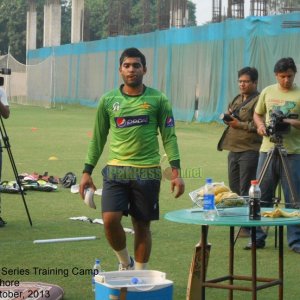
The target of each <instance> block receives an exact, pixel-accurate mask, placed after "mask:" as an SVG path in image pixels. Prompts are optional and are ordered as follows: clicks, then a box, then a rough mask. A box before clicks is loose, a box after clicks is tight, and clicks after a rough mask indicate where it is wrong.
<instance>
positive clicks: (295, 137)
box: [246, 57, 300, 253]
mask: <svg viewBox="0 0 300 300" xmlns="http://www.w3.org/2000/svg"><path fill="white" fill-rule="evenodd" d="M296 72H297V67H296V64H295V62H294V60H293V59H292V58H290V57H288V58H281V59H280V60H279V61H278V62H277V63H276V64H275V66H274V73H275V77H276V79H277V84H274V85H270V86H268V87H266V88H265V89H264V90H263V91H262V93H261V95H260V97H259V100H258V102H257V106H256V108H255V113H254V121H255V123H256V125H257V132H258V134H260V135H261V136H263V142H262V145H261V148H260V156H259V162H258V168H257V174H260V172H261V170H262V167H263V165H264V163H265V161H266V158H267V153H268V151H270V150H271V149H272V148H274V137H272V138H270V137H269V136H268V134H267V133H269V132H268V130H267V127H268V126H266V125H269V124H270V119H271V118H270V116H272V115H274V114H273V112H274V111H280V112H284V115H285V116H287V117H286V118H284V119H283V120H282V122H284V123H286V124H290V130H289V131H288V132H286V133H284V134H283V135H281V136H280V140H282V144H283V147H284V148H285V150H286V152H287V156H286V157H285V159H286V161H287V166H288V169H289V172H290V180H291V181H292V184H293V186H294V188H295V194H296V195H297V196H298V197H299V195H300V184H299V182H300V172H299V169H300V130H299V129H300V120H299V114H300V89H299V87H297V86H296V85H295V84H294V79H295V75H296ZM291 114H293V115H294V116H296V118H297V119H291V118H290V117H289V115H291ZM271 123H272V122H271ZM275 136H276V132H275ZM279 159H280V157H276V156H275V157H274V159H273V160H271V161H270V165H269V167H268V168H267V170H266V172H265V173H264V176H263V178H261V183H260V188H261V192H262V196H261V201H262V203H266V202H267V203H269V204H268V205H267V206H270V207H271V206H272V198H273V197H274V195H275V191H276V187H277V185H278V182H279V180H280V181H281V184H282V189H283V193H284V199H285V203H286V207H291V206H289V204H291V197H290V196H291V195H290V191H289V185H288V182H287V178H286V176H285V174H283V173H284V172H283V170H282V168H281V166H280V165H281V164H280V161H279ZM297 204H299V198H298V199H297ZM264 206H266V205H265V204H264ZM266 237H267V235H266V234H265V233H264V232H262V230H261V228H257V235H256V240H257V245H256V247H257V248H263V247H264V246H265V239H266ZM287 241H288V245H289V247H290V249H291V250H293V251H294V252H296V253H300V226H297V225H291V226H288V227H287ZM246 248H247V249H250V248H251V243H249V244H248V246H247V247H246Z"/></svg>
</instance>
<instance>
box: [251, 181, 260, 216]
mask: <svg viewBox="0 0 300 300" xmlns="http://www.w3.org/2000/svg"><path fill="white" fill-rule="evenodd" d="M260 198H261V191H260V187H259V185H258V180H251V187H250V189H249V220H260V219H261V214H260Z"/></svg>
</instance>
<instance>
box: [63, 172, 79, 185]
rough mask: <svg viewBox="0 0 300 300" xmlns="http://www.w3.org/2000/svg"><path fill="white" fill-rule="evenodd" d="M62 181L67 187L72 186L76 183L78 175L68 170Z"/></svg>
mask: <svg viewBox="0 0 300 300" xmlns="http://www.w3.org/2000/svg"><path fill="white" fill-rule="evenodd" d="M60 183H61V184H62V185H63V187H65V188H70V187H71V186H72V185H74V184H75V183H76V175H75V174H74V173H73V172H68V173H67V174H66V175H65V176H64V177H63V178H61V179H60Z"/></svg>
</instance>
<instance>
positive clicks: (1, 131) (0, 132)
mask: <svg viewBox="0 0 300 300" xmlns="http://www.w3.org/2000/svg"><path fill="white" fill-rule="evenodd" d="M0 135H1V136H2V140H3V143H4V147H3V146H1V150H2V148H6V150H7V154H8V157H9V160H10V164H11V166H12V169H13V172H14V175H15V179H16V183H17V184H16V187H18V189H19V192H20V195H21V197H22V200H23V203H24V206H25V210H26V214H27V217H28V220H29V223H30V225H31V226H32V221H31V217H30V214H29V210H28V207H27V203H26V200H25V193H24V189H23V187H22V184H21V182H20V178H19V175H18V171H17V167H16V164H15V161H14V157H13V155H12V152H11V149H10V143H9V138H8V136H7V133H6V129H5V126H4V122H3V120H2V117H1V116H0Z"/></svg>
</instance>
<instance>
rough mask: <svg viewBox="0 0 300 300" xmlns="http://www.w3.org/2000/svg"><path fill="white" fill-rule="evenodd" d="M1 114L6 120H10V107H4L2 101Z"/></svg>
mask: <svg viewBox="0 0 300 300" xmlns="http://www.w3.org/2000/svg"><path fill="white" fill-rule="evenodd" d="M0 114H1V116H2V117H3V118H4V119H8V117H9V114H10V110H9V106H7V105H4V104H3V103H2V102H1V101H0Z"/></svg>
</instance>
